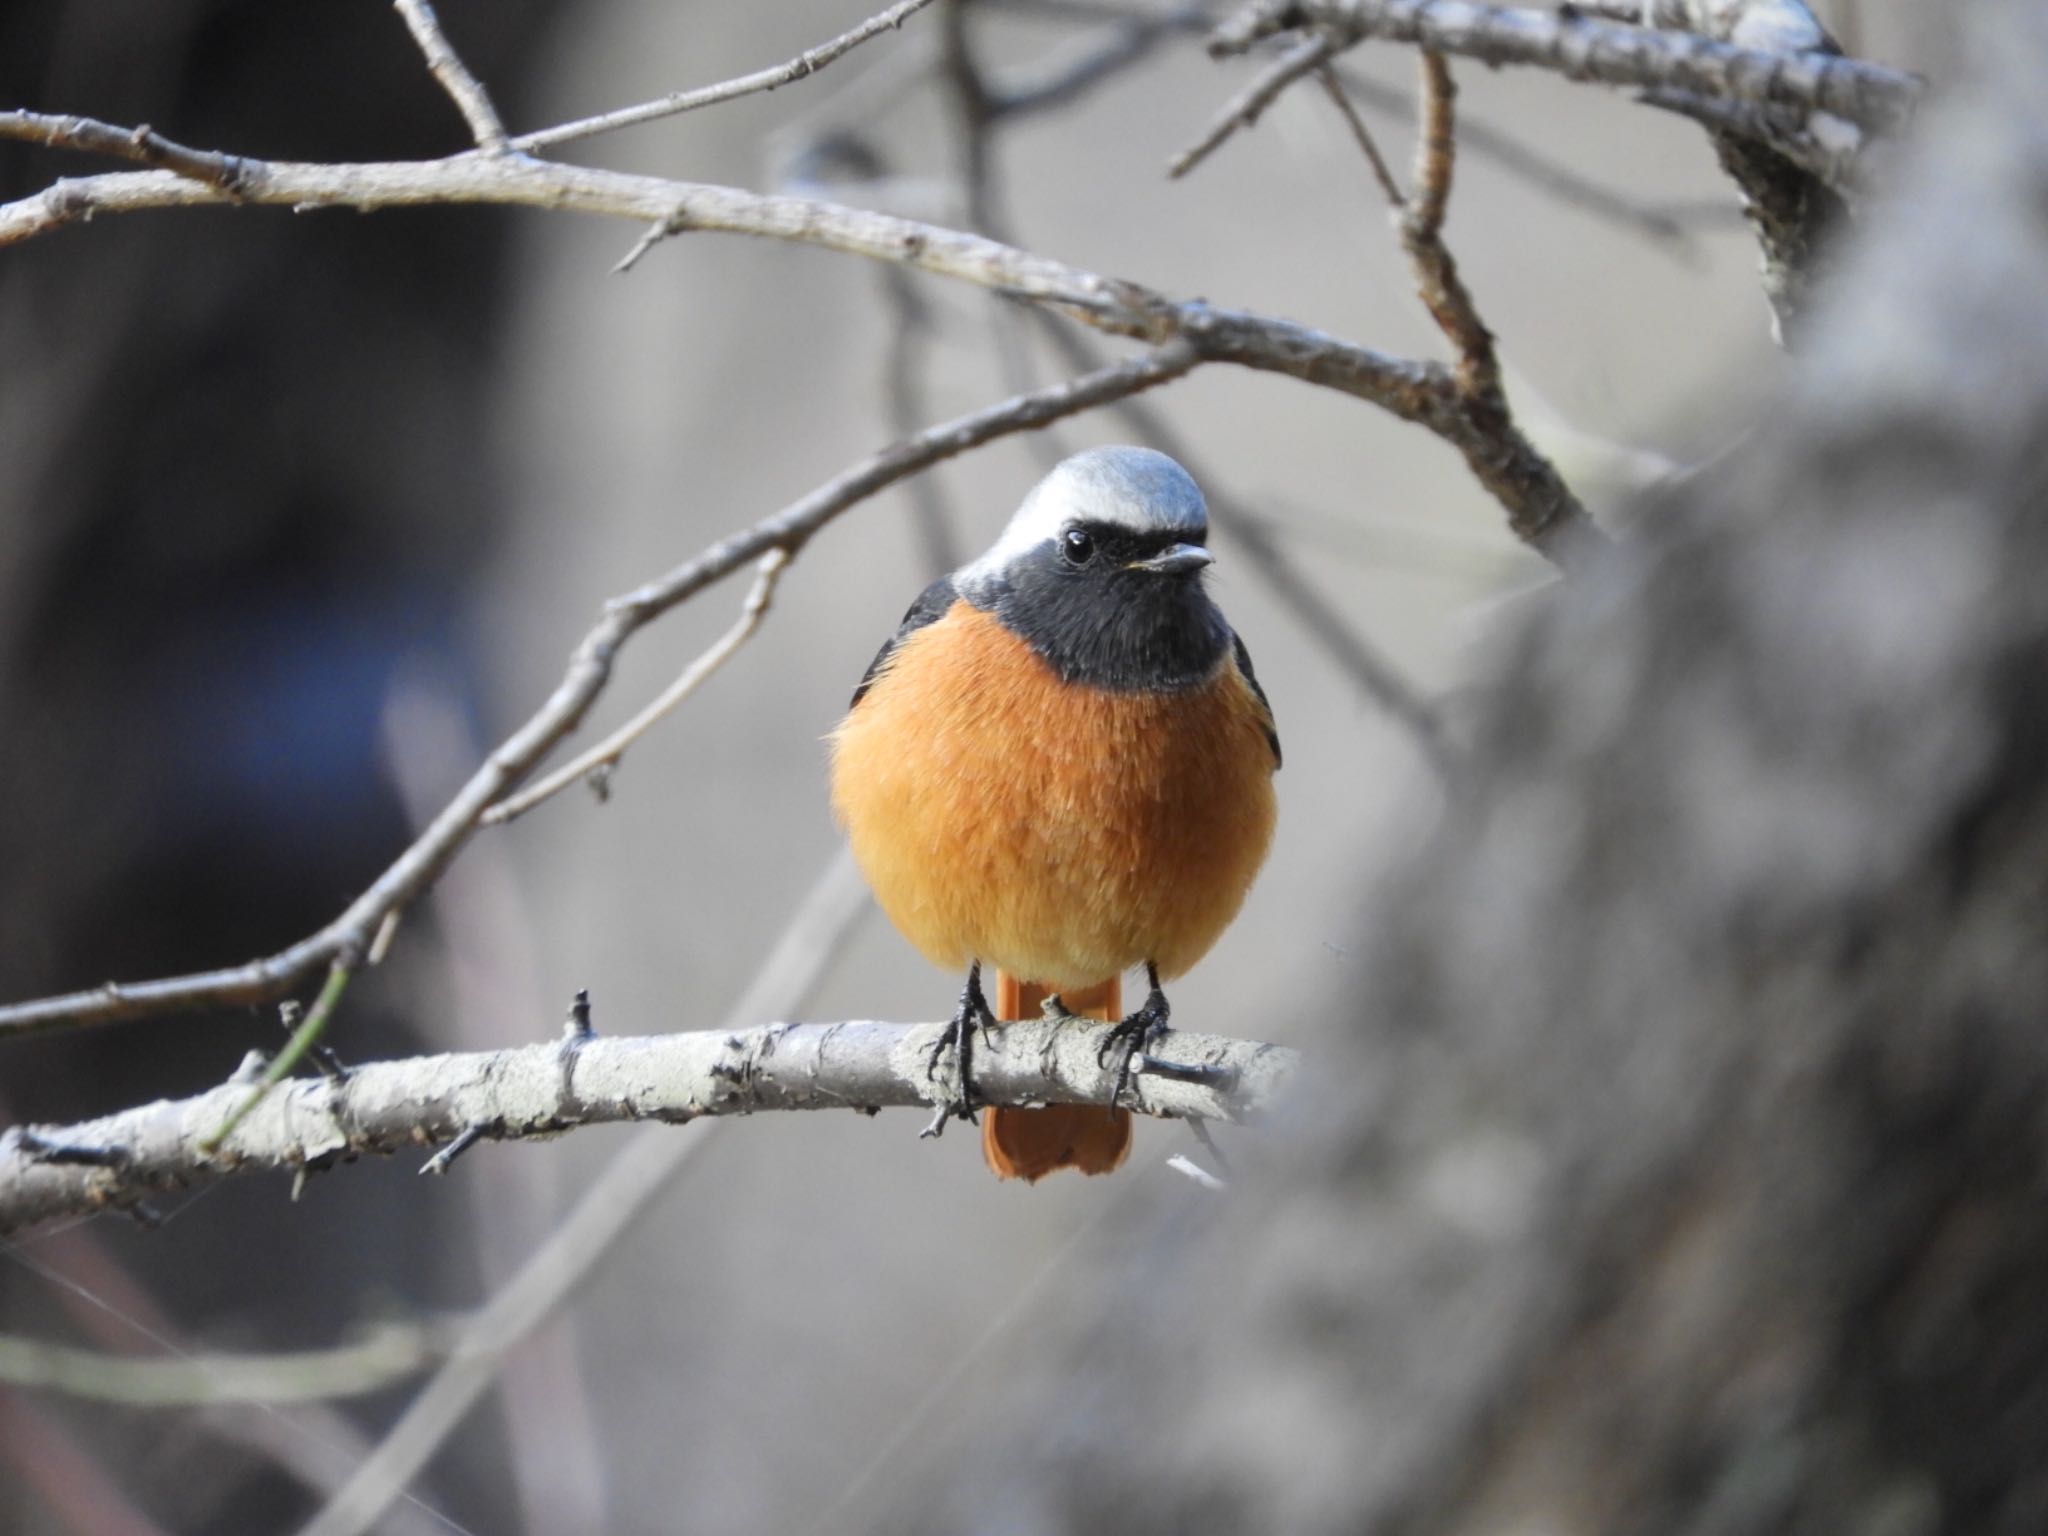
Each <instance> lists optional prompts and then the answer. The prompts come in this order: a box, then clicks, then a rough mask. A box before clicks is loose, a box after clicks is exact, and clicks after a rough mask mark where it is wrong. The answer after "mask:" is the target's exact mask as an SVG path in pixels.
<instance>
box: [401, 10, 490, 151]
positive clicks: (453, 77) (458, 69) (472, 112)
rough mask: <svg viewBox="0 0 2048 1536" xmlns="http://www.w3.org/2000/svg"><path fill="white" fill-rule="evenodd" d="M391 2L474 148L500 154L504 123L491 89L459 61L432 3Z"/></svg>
mask: <svg viewBox="0 0 2048 1536" xmlns="http://www.w3.org/2000/svg"><path fill="white" fill-rule="evenodd" d="M391 3H392V7H393V8H394V9H395V10H396V11H397V12H398V14H399V15H400V16H401V17H403V18H404V19H405V25H406V30H408V31H409V32H411V33H412V40H413V41H414V42H415V43H417V44H419V48H420V53H421V54H422V55H424V56H425V58H426V61H427V71H428V73H430V74H431V75H432V76H433V77H434V78H435V79H436V80H438V81H439V82H440V84H441V89H442V90H444V91H446V92H447V93H448V99H449V100H450V101H452V102H454V103H455V110H456V111H458V112H460V113H461V114H462V120H463V121H464V122H465V123H467V124H469V131H470V133H471V134H472V135H474V136H475V138H476V143H477V148H479V149H481V150H482V151H483V152H484V153H485V154H489V155H501V154H503V153H504V152H505V124H504V122H503V121H502V120H501V119H500V118H499V116H498V109H497V108H496V107H495V106H493V105H492V104H491V93H490V92H489V91H486V90H485V89H484V85H483V82H482V81H481V80H479V79H477V77H476V76H475V75H473V74H471V73H470V70H469V66H468V65H467V64H465V63H463V62H462V56H461V55H460V54H458V53H457V52H456V51H455V46H454V44H452V43H450V42H449V41H448V34H447V33H445V32H443V31H442V30H441V18H440V17H438V16H436V15H435V14H434V8H433V6H432V5H430V4H428V0H391Z"/></svg>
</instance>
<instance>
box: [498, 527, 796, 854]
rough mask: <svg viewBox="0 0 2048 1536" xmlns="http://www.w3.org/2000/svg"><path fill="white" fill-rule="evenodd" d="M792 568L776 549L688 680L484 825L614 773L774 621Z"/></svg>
mask: <svg viewBox="0 0 2048 1536" xmlns="http://www.w3.org/2000/svg"><path fill="white" fill-rule="evenodd" d="M788 564H789V551H788V550H786V549H771V550H769V551H768V553H767V554H765V555H763V556H762V557H761V560H760V564H759V565H758V566H757V568H756V573H755V576H754V584H753V586H752V587H750V588H749V589H748V590H747V597H746V601H745V602H743V603H742V604H741V605H740V616H739V618H738V619H737V620H736V621H734V623H733V626H732V628H731V629H728V630H727V631H726V632H725V633H724V634H722V635H720V636H719V637H718V639H717V640H715V641H713V642H712V644H711V646H710V648H709V649H707V650H706V651H705V652H704V653H703V654H702V655H701V656H699V657H698V658H697V659H696V660H695V661H693V662H691V663H690V664H689V666H687V667H685V668H684V669H683V672H682V675H681V676H680V677H678V678H677V679H676V680H675V681H674V682H673V683H670V684H669V685H668V687H667V688H665V689H663V690H662V692H661V694H660V696H659V697H657V698H656V699H655V700H654V702H653V703H652V704H649V705H648V706H647V707H646V708H645V709H643V710H641V711H640V713H639V714H637V715H635V716H634V717H633V718H632V719H631V720H628V721H627V722H626V723H625V724H624V725H622V726H620V727H619V728H618V729H617V730H616V731H614V732H613V733H612V734H611V735H609V736H607V737H606V738H605V739H604V740H603V741H601V742H599V743H598V744H597V745H596V746H594V747H592V748H591V749H590V750H589V751H588V752H585V753H583V754H582V755H581V756H580V757H578V758H576V759H575V760H574V761H573V762H569V763H564V764H563V765H562V766H561V767H560V768H557V769H556V770H555V771H554V772H553V773H551V774H549V775H548V776H547V777H546V778H544V779H542V780H541V781H540V782H539V783H538V784H536V785H534V786H533V787H532V788H531V789H525V790H521V791H520V792H519V793H518V794H516V795H511V796H508V797H507V798H505V799H503V800H500V801H499V802H498V803H497V804H496V805H494V806H492V807H491V808H490V809H489V810H487V811H485V812H484V814H483V817H482V820H483V824H484V825H485V826H487V827H495V826H497V825H499V824H500V823H502V822H507V821H511V820H513V819H515V818H516V817H519V816H523V815H525V814H526V812H528V811H530V810H532V809H533V808H534V807H535V806H536V805H539V804H540V803H541V801H543V800H546V799H548V798H549V797H550V796H553V795H557V794H560V793H561V792H562V791H563V790H564V789H567V788H568V787H569V786H570V785H571V784H574V783H575V782H576V781H577V780H578V779H583V778H587V777H589V776H590V775H591V774H593V773H597V772H600V771H609V770H610V769H611V768H612V767H613V766H614V765H615V764H617V762H618V761H619V759H620V758H622V757H624V756H625V755H626V749H627V748H628V747H630V746H632V745H633V743H634V742H636V741H638V740H639V739H640V738H641V737H642V736H644V735H646V734H647V732H648V731H649V730H650V729H651V728H652V727H653V726H654V725H655V724H656V723H657V722H658V721H660V720H661V719H662V718H663V717H665V716H666V715H668V714H669V713H671V712H672V711H673V710H674V709H675V707H676V706H677V705H678V704H681V703H682V702H683V700H685V699H687V698H688V697H689V696H690V695H691V694H693V693H695V692H696V691H697V689H698V688H699V687H700V686H701V685H702V684H703V682H704V680H705V679H706V678H708V677H710V676H711V674H712V673H714V672H716V671H717V670H718V669H719V668H720V667H722V666H724V665H725V664H726V663H727V662H728V661H730V660H732V658H733V657H734V656H735V655H737V654H738V653H739V649H740V647H741V646H743V645H745V644H746V643H747V642H748V641H749V640H751V639H752V638H753V636H754V631H755V630H757V629H759V628H760V627H761V621H762V620H763V619H765V618H766V617H767V616H768V605H769V604H770V603H771V602H773V601H774V599H775V583H776V582H777V581H778V580H779V579H780V578H781V576H782V572H783V569H784V567H786V566H787V565H788Z"/></svg>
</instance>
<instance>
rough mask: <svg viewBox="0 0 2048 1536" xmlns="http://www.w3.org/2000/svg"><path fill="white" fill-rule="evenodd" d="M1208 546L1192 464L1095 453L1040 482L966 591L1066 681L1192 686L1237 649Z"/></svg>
mask: <svg viewBox="0 0 2048 1536" xmlns="http://www.w3.org/2000/svg"><path fill="white" fill-rule="evenodd" d="M1208 536H1209V508H1208V504H1207V503H1206V502H1204V501H1203V499H1202V492H1201V489H1200V488H1199V487H1198V486H1197V485H1196V484H1195V482H1194V480H1193V479H1192V478H1191V477H1190V476H1189V474H1188V472H1187V471H1186V470H1184V469H1182V468H1181V467H1180V465H1178V464H1176V463H1175V462H1174V461H1173V460H1172V459H1170V458H1168V457H1167V456H1166V455H1165V454H1163V453H1155V452H1153V451H1152V450H1151V449H1149V448H1091V449H1090V450H1088V451H1087V452H1086V453H1077V454H1075V455H1074V456H1073V457H1072V458H1069V459H1066V460H1063V461H1062V462H1061V463H1060V464H1059V465H1058V466H1056V467H1055V468H1054V469H1053V471H1052V473H1050V474H1049V475H1047V476H1046V477H1045V478H1044V479H1043V480H1041V481H1039V482H1038V484H1037V485H1036V486H1034V487H1033V488H1032V491H1031V493H1030V494H1029V495H1028V496H1026V497H1025V498H1024V503H1023V505H1022V506H1020V507H1019V508H1018V509H1017V511H1016V514H1015V515H1014V516H1013V517H1012V518H1011V519H1010V522H1009V525H1008V526H1007V527H1006V528H1004V530H1003V533H1002V537H1000V538H999V539H997V540H996V542H995V544H994V545H993V546H992V547H991V548H990V549H989V551H988V552H987V553H986V554H984V555H983V556H981V558H980V559H978V560H976V561H974V562H973V563H972V564H970V565H967V566H965V567H963V568H962V569H961V570H960V571H958V572H957V573H956V574H955V576H954V585H955V587H956V588H957V590H958V591H959V593H960V595H961V596H962V597H965V598H966V599H967V600H968V601H969V602H971V603H974V604H975V605H976V606H978V607H983V608H987V609H990V610H991V611H993V612H994V613H995V614H996V615H997V616H998V617H999V618H1000V619H1002V621H1003V622H1004V623H1005V624H1006V625H1008V626H1009V627H1010V628H1011V629H1012V630H1014V631H1016V632H1017V633H1018V634H1020V635H1022V636H1023V637H1024V638H1025V639H1026V640H1028V641H1030V642H1031V644H1032V646H1033V648H1034V649H1036V650H1037V651H1038V652H1039V654H1040V655H1042V656H1044V657H1045V658H1046V659H1047V660H1048V661H1050V662H1052V663H1053V664H1054V665H1055V666H1056V667H1057V668H1058V669H1059V670H1060V671H1061V672H1062V673H1063V674H1065V675H1068V676H1070V677H1077V678H1078V677H1086V678H1088V679H1089V680H1091V681H1095V682H1098V683H1102V684H1104V685H1106V686H1111V687H1149V686H1161V687H1180V686H1187V685H1189V683H1191V682H1192V681H1194V680H1196V679H1198V678H1200V677H1206V676H1207V675H1209V674H1210V673H1211V672H1213V670H1214V667H1215V665H1216V664H1217V663H1218V661H1219V660H1220V658H1221V653H1222V648H1223V647H1225V646H1227V644H1228V641H1229V633H1230V631H1229V627H1228V626H1227V625H1226V624H1224V622H1223V619H1222V615H1221V614H1219V613H1217V611H1216V606H1215V604H1214V603H1212V602H1211V601H1210V600H1209V596H1208V594H1207V592H1205V591H1204V590H1203V584H1202V572H1203V571H1204V570H1205V569H1206V568H1207V567H1208V566H1209V564H1210V563H1211V561H1212V560H1213V558H1214V557H1213V556H1211V555H1210V553H1209V550H1208V548H1207V541H1208Z"/></svg>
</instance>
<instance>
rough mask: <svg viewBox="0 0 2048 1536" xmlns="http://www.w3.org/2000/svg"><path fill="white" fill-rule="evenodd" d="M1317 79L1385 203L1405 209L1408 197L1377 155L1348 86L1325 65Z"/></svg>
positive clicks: (1380, 155)
mask: <svg viewBox="0 0 2048 1536" xmlns="http://www.w3.org/2000/svg"><path fill="white" fill-rule="evenodd" d="M1316 78H1317V80H1318V82H1319V83H1320V84H1321V85H1322V87H1323V94H1324V95H1326V96H1328V97H1329V98H1330V101H1331V104H1332V105H1334V106H1335V107H1336V109H1337V113H1338V115H1339V116H1340V117H1342V118H1343V119H1344V126H1345V127H1347V128H1349V129H1350V130H1351V141H1352V142H1353V143H1354V144H1356V145H1357V146H1358V152H1359V153H1360V154H1362V155H1364V156H1365V163H1366V164H1367V165H1369V166H1371V167H1372V179H1373V180H1374V181H1376V182H1378V183H1379V185H1380V195H1381V196H1382V197H1384V198H1386V200H1387V206H1388V207H1389V208H1391V209H1393V210H1394V211H1395V212H1396V213H1398V212H1400V211H1401V210H1402V209H1403V208H1405V207H1407V206H1408V197H1407V194H1406V193H1404V192H1403V191H1402V190H1401V184H1400V183H1399V182H1398V181H1396V180H1394V172H1393V169H1392V168H1391V167H1390V166H1388V164H1387V157H1386V156H1385V155H1383V154H1381V153H1380V146H1379V141H1378V140H1377V139H1375V138H1374V137H1373V136H1372V130H1371V129H1370V128H1368V127H1366V126H1365V119H1364V118H1362V117H1360V116H1359V115H1358V108H1356V107H1354V106H1353V105H1352V104H1351V96H1350V94H1349V92H1348V91H1347V90H1346V88H1345V87H1346V84H1347V82H1345V81H1343V80H1340V79H1339V78H1338V76H1337V72H1336V71H1335V70H1334V69H1332V68H1330V66H1329V65H1327V64H1325V65H1324V66H1323V67H1322V68H1321V69H1319V70H1317V71H1316Z"/></svg>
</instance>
